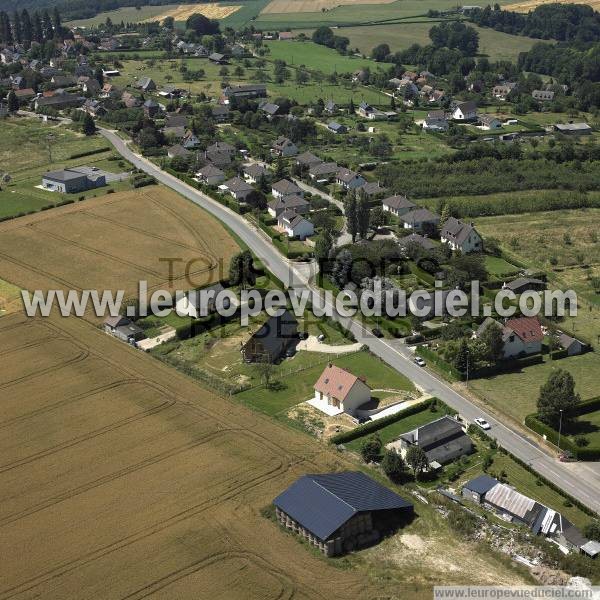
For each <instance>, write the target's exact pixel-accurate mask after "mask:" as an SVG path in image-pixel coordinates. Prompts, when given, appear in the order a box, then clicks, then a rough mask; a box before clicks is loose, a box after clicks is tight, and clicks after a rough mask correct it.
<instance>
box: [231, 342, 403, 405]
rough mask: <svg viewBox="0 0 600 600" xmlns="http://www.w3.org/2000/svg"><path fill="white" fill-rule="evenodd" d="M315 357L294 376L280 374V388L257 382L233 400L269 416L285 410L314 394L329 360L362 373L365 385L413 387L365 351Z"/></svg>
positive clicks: (288, 363) (287, 365) (290, 364)
mask: <svg viewBox="0 0 600 600" xmlns="http://www.w3.org/2000/svg"><path fill="white" fill-rule="evenodd" d="M307 354H311V353H308V352H299V353H298V354H297V355H296V357H294V359H292V360H291V361H286V362H285V363H284V364H283V365H282V367H281V368H282V369H291V368H295V365H294V361H296V360H297V359H299V358H301V357H302V355H307ZM313 356H315V355H313ZM316 357H320V358H315V359H314V360H320V362H319V363H318V364H315V365H314V366H311V367H309V368H306V369H305V370H302V371H298V372H296V373H294V374H293V376H282V377H281V378H280V381H281V383H282V384H283V387H282V389H276V390H268V389H265V387H264V386H263V385H260V386H258V387H255V388H252V389H249V390H246V391H244V392H241V393H239V394H236V395H235V399H236V400H239V401H241V402H243V403H244V404H247V405H248V406H251V407H252V408H254V409H256V410H259V411H261V412H265V413H267V414H269V415H276V414H279V413H282V412H284V411H287V410H288V409H289V408H291V407H292V406H295V405H296V404H299V403H300V402H304V401H305V400H308V399H310V398H311V397H312V396H313V395H314V391H313V385H314V384H315V382H316V381H317V379H318V378H319V376H320V375H321V373H322V371H323V368H324V367H325V365H326V364H327V362H328V361H331V362H333V363H334V364H335V365H337V366H339V367H342V368H344V369H347V370H348V371H350V372H352V373H354V374H355V375H363V376H364V377H366V380H367V384H368V385H369V386H370V387H371V388H372V389H377V388H385V389H394V390H407V391H411V390H413V389H414V387H413V385H412V383H411V382H410V381H409V380H408V379H407V378H406V377H404V376H403V375H400V374H399V373H398V372H396V371H395V370H394V369H392V368H391V367H389V366H388V365H386V364H385V363H384V362H382V361H381V360H379V359H378V358H376V357H375V356H373V355H371V354H369V353H368V352H363V351H361V352H355V353H353V354H346V355H342V356H339V357H338V358H335V356H334V355H330V356H327V355H319V354H317V355H316ZM303 358H304V359H305V360H310V356H308V357H307V356H304V357H303Z"/></svg>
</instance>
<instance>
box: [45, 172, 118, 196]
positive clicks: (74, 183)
mask: <svg viewBox="0 0 600 600" xmlns="http://www.w3.org/2000/svg"><path fill="white" fill-rule="evenodd" d="M105 185H106V177H105V176H104V175H102V174H98V175H94V174H89V173H88V172H84V171H78V170H76V169H63V170H61V171H50V172H48V173H45V174H44V175H43V176H42V186H43V188H44V189H45V190H48V191H50V192H61V193H63V194H75V193H77V192H85V191H87V190H92V189H95V188H99V187H103V186H105Z"/></svg>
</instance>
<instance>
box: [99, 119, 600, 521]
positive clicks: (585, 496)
mask: <svg viewBox="0 0 600 600" xmlns="http://www.w3.org/2000/svg"><path fill="white" fill-rule="evenodd" d="M101 133H102V135H104V136H105V137H106V138H107V139H108V140H109V141H110V142H111V143H112V144H113V145H114V146H115V148H116V149H117V150H118V151H119V152H120V153H121V154H122V155H123V157H124V158H126V159H127V160H129V161H130V162H131V163H132V164H134V165H135V166H136V167H137V168H139V169H143V170H144V171H146V172H147V173H148V174H149V175H152V176H153V177H155V178H156V179H157V181H160V182H161V183H162V184H164V185H166V186H169V187H171V188H172V189H174V190H175V191H177V192H179V193H180V194H182V195H183V196H185V197H186V198H188V199H190V200H191V201H192V202H194V203H196V204H198V205H199V206H201V207H202V208H204V209H205V210H207V211H209V212H210V213H212V214H213V215H214V216H215V217H217V218H218V219H219V220H221V221H222V222H223V223H225V225H227V226H228V227H229V228H230V229H231V230H232V231H234V232H235V233H236V234H237V235H238V236H239V237H240V238H241V239H242V240H243V241H244V242H245V243H246V244H248V246H249V247H250V248H252V250H253V252H254V253H255V254H256V255H257V256H258V257H259V258H260V259H261V260H262V261H263V263H264V264H265V265H266V266H267V268H268V269H270V270H271V271H272V272H273V273H274V274H275V275H276V276H277V277H279V279H281V280H282V281H283V282H284V283H285V284H287V285H288V286H290V287H295V288H309V289H316V288H315V287H314V286H313V285H312V284H311V283H310V281H309V276H308V275H307V273H306V271H300V270H298V269H297V268H296V266H295V265H294V264H293V263H290V262H289V261H287V260H286V259H285V258H283V257H282V256H281V254H279V252H278V251H277V250H276V248H275V247H274V246H273V245H272V244H271V243H270V241H269V240H267V239H265V237H263V236H262V235H261V234H260V232H259V231H258V229H257V228H256V227H253V226H252V225H250V224H249V223H248V221H247V220H246V219H244V218H243V217H241V216H240V215H238V214H237V213H235V212H233V211H232V210H230V209H228V208H226V207H224V206H223V205H221V204H219V203H218V202H216V201H215V200H213V199H212V198H210V197H209V196H207V195H206V194H204V193H202V192H201V191H199V190H197V189H195V188H192V187H191V186H188V185H187V184H185V183H183V182H182V181H180V180H179V179H177V178H176V177H173V176H172V175H169V174H168V173H165V172H164V171H162V170H161V169H160V168H158V167H157V166H156V165H154V164H153V163H151V162H150V161H148V160H146V159H145V158H142V157H141V156H139V155H137V154H134V153H133V152H132V151H131V150H130V149H129V148H128V147H127V145H126V144H125V143H124V142H123V140H122V139H121V138H120V137H118V136H117V135H115V134H114V133H112V132H109V131H105V130H102V131H101ZM334 318H336V319H337V320H338V321H340V322H341V323H342V324H343V325H344V326H345V327H346V328H347V329H349V330H350V331H352V333H353V334H354V335H355V336H356V338H357V340H358V341H360V342H362V343H364V344H366V345H367V346H368V347H369V349H370V350H371V351H372V352H373V353H374V354H376V355H377V356H379V357H380V358H382V359H383V360H384V361H385V362H387V363H388V364H389V365H390V366H392V367H393V368H394V369H396V370H397V371H398V372H400V373H402V374H403V375H406V376H407V377H408V378H409V379H410V380H411V381H413V382H414V383H415V384H416V385H418V386H419V387H420V388H422V389H423V390H425V391H427V392H429V393H431V394H433V395H434V396H437V397H438V398H440V399H441V400H443V401H444V402H445V403H447V404H448V405H449V406H451V407H452V408H454V409H455V410H457V411H458V412H460V414H461V415H462V416H463V417H464V418H466V419H467V420H473V419H474V418H475V417H483V418H485V419H486V420H487V421H488V422H489V423H490V424H491V426H492V428H491V430H490V432H489V433H490V435H491V436H492V437H494V438H496V439H497V440H498V442H499V443H500V444H501V445H502V446H504V447H506V448H508V449H509V450H510V451H511V452H512V453H513V454H514V455H515V456H517V457H519V458H520V459H521V460H523V461H525V462H527V463H529V464H530V465H531V466H532V467H533V468H534V469H535V470H536V471H537V472H538V473H540V474H541V475H543V476H544V477H546V478H547V479H549V480H550V481H552V482H553V483H555V484H556V485H558V486H560V487H561V488H562V489H564V490H565V491H567V492H568V493H569V494H571V495H573V496H575V497H576V498H578V499H579V500H580V501H581V502H583V503H584V504H586V505H587V506H589V507H590V508H592V509H593V510H595V511H597V512H600V470H599V469H598V468H597V465H591V464H588V465H585V464H565V463H560V462H558V461H557V460H556V459H555V458H553V457H550V456H548V455H547V454H546V453H545V452H543V451H542V450H541V449H540V448H539V447H537V446H536V445H535V443H534V442H532V441H530V440H529V439H527V438H526V437H524V436H523V435H521V434H520V433H518V432H515V431H512V430H511V429H509V428H508V427H506V426H505V425H503V424H502V423H500V422H499V421H498V420H497V419H495V418H494V417H493V416H492V415H490V414H487V413H486V412H485V411H483V410H481V409H480V408H478V407H477V406H475V405H474V404H473V403H472V402H470V401H469V400H468V399H467V398H465V397H463V396H461V395H460V394H459V393H457V392H456V391H455V390H454V389H452V388H451V387H450V386H449V385H448V384H447V383H445V382H444V381H442V380H441V379H439V378H438V377H436V376H435V375H434V374H433V373H431V372H430V371H428V370H427V369H422V368H420V367H418V366H417V365H415V364H414V362H413V361H412V354H411V353H410V350H409V349H408V348H407V346H405V345H404V344H403V343H402V342H400V341H398V340H384V339H378V338H376V337H374V336H373V335H372V334H370V332H368V331H367V330H366V329H364V328H363V326H362V325H361V324H360V323H359V322H358V321H356V320H350V319H347V318H343V317H340V316H339V315H337V314H336V315H334ZM506 401H507V402H510V401H511V398H510V390H508V389H507V390H506ZM555 508H558V509H560V507H555Z"/></svg>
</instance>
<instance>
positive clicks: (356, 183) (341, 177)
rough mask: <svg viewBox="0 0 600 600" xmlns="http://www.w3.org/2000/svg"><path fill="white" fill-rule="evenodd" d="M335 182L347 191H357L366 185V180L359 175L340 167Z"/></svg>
mask: <svg viewBox="0 0 600 600" xmlns="http://www.w3.org/2000/svg"><path fill="white" fill-rule="evenodd" d="M335 182H336V183H337V184H338V185H340V186H342V187H343V188H344V189H345V190H355V189H357V188H359V187H361V186H363V185H364V184H365V183H366V180H365V179H364V177H362V176H361V175H359V174H358V173H355V172H354V171H351V170H350V169H346V168H345V167H340V168H339V169H338V171H337V173H336V174H335Z"/></svg>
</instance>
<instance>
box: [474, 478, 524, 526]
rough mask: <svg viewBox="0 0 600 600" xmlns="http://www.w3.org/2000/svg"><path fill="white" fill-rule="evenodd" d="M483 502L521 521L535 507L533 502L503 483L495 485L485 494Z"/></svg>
mask: <svg viewBox="0 0 600 600" xmlns="http://www.w3.org/2000/svg"><path fill="white" fill-rule="evenodd" d="M485 500H486V502H489V503H490V504H493V505H494V506H497V507H498V508H502V509H504V510H506V511H508V512H509V513H511V514H513V515H515V516H517V517H520V518H521V519H523V518H525V515H526V514H527V513H528V512H529V511H530V510H531V509H532V508H533V507H534V505H535V501H534V500H532V499H531V498H528V497H527V496H523V494H520V493H519V492H517V491H516V490H513V489H512V488H511V487H508V486H507V485H505V484H503V483H498V484H496V485H495V486H494V487H493V488H492V489H491V490H490V491H489V492H487V494H486V495H485Z"/></svg>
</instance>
